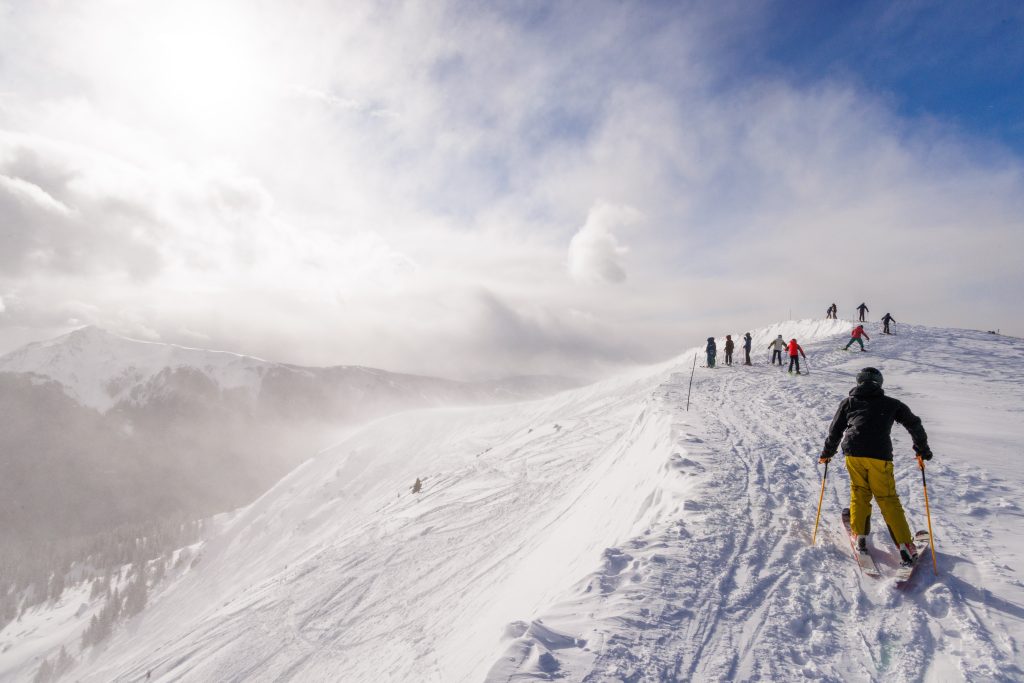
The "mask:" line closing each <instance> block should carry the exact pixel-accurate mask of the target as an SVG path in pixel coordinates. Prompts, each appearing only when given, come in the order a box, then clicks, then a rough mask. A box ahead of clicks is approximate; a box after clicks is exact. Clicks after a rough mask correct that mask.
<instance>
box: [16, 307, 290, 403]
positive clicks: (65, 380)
mask: <svg viewBox="0 0 1024 683" xmlns="http://www.w3.org/2000/svg"><path fill="white" fill-rule="evenodd" d="M272 365H273V364H272V363H268V362H267V361H263V360H260V359H258V358H252V357H250V356H243V355H239V354H235V353H229V352H225V351H207V350H204V349H193V348H187V347H183V346H177V345H174V344H166V343H162V342H150V341H141V340H137V339H129V338H127V337H122V336H119V335H116V334H113V333H111V332H108V331H106V330H103V329H101V328H98V327H95V326H88V327H82V328H80V329H77V330H75V331H73V332H69V333H68V334H65V335H62V336H60V337H56V338H54V339H49V340H46V341H41V342H35V343H32V344H28V345H27V346H24V347H22V348H20V349H17V350H15V351H13V352H11V353H9V354H7V355H6V356H3V357H0V372H21V373H32V374H35V375H39V376H41V377H45V378H47V379H50V380H53V381H55V382H58V383H59V384H61V386H62V387H63V388H64V390H65V392H66V393H67V394H68V395H69V396H71V397H72V398H74V399H75V400H77V401H79V402H80V403H82V404H83V405H87V406H89V407H92V408H95V409H96V410H99V411H101V412H105V411H107V410H109V409H110V408H111V407H113V406H114V405H116V404H117V403H119V402H120V401H122V400H124V399H126V398H127V397H128V395H129V393H130V392H131V391H132V389H133V388H135V387H138V386H139V385H141V384H145V383H146V382H148V381H149V380H151V379H152V378H154V377H155V376H156V375H158V374H160V373H161V372H164V371H165V370H172V371H173V370H179V369H182V368H188V369H193V370H196V371H198V372H201V373H203V374H205V375H207V376H208V377H210V378H211V379H212V380H213V381H214V382H216V383H217V384H218V385H219V386H221V387H222V388H224V389H238V388H247V389H252V390H253V391H256V390H258V389H259V386H260V380H261V378H262V376H263V373H264V372H265V370H266V368H268V367H270V366H272Z"/></svg>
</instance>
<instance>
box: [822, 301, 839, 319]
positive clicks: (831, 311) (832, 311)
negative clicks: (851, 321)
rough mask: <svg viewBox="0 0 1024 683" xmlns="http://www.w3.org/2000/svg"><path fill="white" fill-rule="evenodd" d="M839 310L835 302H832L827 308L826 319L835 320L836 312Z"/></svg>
mask: <svg viewBox="0 0 1024 683" xmlns="http://www.w3.org/2000/svg"><path fill="white" fill-rule="evenodd" d="M838 311H839V309H838V308H836V304H835V302H832V305H831V306H829V307H828V308H826V309H825V319H826V320H835V319H836V313H837V312H838Z"/></svg>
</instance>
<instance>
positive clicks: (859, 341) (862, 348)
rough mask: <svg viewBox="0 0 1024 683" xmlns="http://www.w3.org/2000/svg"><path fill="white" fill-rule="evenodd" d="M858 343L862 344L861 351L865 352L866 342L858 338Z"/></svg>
mask: <svg viewBox="0 0 1024 683" xmlns="http://www.w3.org/2000/svg"><path fill="white" fill-rule="evenodd" d="M857 343H858V344H860V350H861V351H863V350H864V340H863V339H861V338H860V337H857Z"/></svg>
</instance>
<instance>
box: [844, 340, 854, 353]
mask: <svg viewBox="0 0 1024 683" xmlns="http://www.w3.org/2000/svg"><path fill="white" fill-rule="evenodd" d="M852 343H853V337H850V341H848V342H846V346H844V347H843V351H847V350H848V349H849V348H850V344H852Z"/></svg>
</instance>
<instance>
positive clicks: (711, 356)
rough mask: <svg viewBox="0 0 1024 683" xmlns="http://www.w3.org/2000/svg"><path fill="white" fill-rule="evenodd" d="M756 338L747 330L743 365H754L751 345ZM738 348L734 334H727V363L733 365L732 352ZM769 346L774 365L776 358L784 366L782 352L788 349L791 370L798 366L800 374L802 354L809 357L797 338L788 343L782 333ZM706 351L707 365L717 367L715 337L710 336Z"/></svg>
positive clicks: (797, 369) (744, 338)
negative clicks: (751, 359)
mask: <svg viewBox="0 0 1024 683" xmlns="http://www.w3.org/2000/svg"><path fill="white" fill-rule="evenodd" d="M753 342H754V339H753V337H751V336H750V333H749V332H747V333H746V334H744V335H743V357H744V358H743V365H753V363H751V362H750V347H751V345H752V344H753ZM735 348H736V343H735V342H733V340H732V335H731V334H727V335H725V364H726V365H732V352H733V350H734V349H735ZM768 348H769V349H770V350H772V365H775V361H776V359H778V361H779V367H782V352H783V351H786V352H787V353H788V354H789V371H790V372H793V368H796V374H798V375H799V374H800V356H803V357H804V358H807V354H805V353H804V350H803V348H801V347H800V345H799V344H798V343H797V341H796V339H790V340H789V342H788V343H787V342H786V340H784V339H783V338H782V335H781V334H780V335H779V336H778V337H776V338H775V339H774V340H773V341H772V343H771V344H769V345H768ZM704 353H705V354H706V355H707V367H709V368H713V367H715V359H716V358H717V356H718V344H716V343H715V338H714V337H708V343H707V346H706V347H705V348H704Z"/></svg>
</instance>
